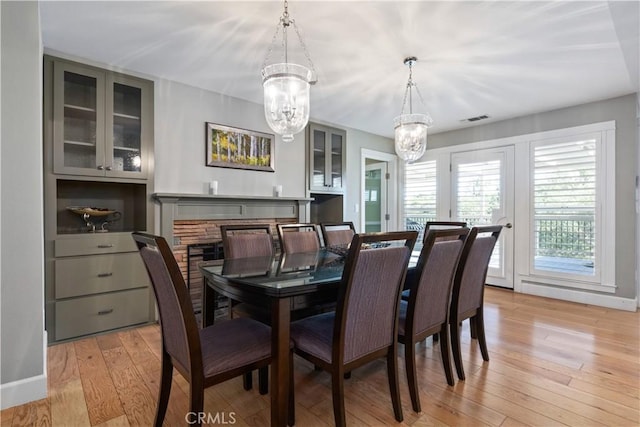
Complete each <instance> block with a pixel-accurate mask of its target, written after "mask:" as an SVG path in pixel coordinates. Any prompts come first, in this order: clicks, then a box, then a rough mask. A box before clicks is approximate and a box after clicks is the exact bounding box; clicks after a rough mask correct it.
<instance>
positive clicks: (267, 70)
mask: <svg viewBox="0 0 640 427" xmlns="http://www.w3.org/2000/svg"><path fill="white" fill-rule="evenodd" d="M311 81H312V73H311V70H310V69H308V68H307V67H304V66H302V65H298V64H289V63H280V64H272V65H267V66H266V67H264V68H263V69H262V84H263V86H264V115H265V118H266V120H267V124H268V125H269V127H270V128H271V129H272V130H273V131H274V132H276V133H277V134H279V135H282V140H283V141H284V142H291V141H293V135H294V134H296V133H298V132H301V131H302V130H303V129H304V127H305V126H306V125H307V122H308V121H309V92H310V90H309V88H310V82H311Z"/></svg>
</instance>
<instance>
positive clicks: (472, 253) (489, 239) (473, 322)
mask: <svg viewBox="0 0 640 427" xmlns="http://www.w3.org/2000/svg"><path fill="white" fill-rule="evenodd" d="M500 231H502V226H501V225H487V226H481V227H473V228H472V229H471V231H470V232H469V236H468V237H467V240H466V242H465V245H464V248H463V249H462V254H461V255H460V261H459V263H458V268H457V270H456V275H455V277H454V280H453V290H452V294H451V309H450V313H449V326H450V331H451V350H452V352H453V361H454V363H455V365H456V372H457V374H458V378H460V379H461V380H464V379H465V375H464V368H463V366H462V352H461V349H460V325H461V323H462V321H463V320H466V319H469V322H470V329H471V337H472V338H475V339H477V341H478V344H479V345H480V352H481V353H482V359H483V360H484V361H486V362H488V361H489V352H488V350H487V341H486V338H485V334H484V285H485V283H486V279H487V270H488V268H489V261H490V260H491V253H492V252H493V248H494V247H495V245H496V242H497V241H498V237H500Z"/></svg>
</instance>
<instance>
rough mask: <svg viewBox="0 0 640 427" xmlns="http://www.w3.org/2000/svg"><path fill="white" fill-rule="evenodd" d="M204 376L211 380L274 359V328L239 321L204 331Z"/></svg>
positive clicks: (255, 322) (202, 330)
mask: <svg viewBox="0 0 640 427" xmlns="http://www.w3.org/2000/svg"><path fill="white" fill-rule="evenodd" d="M200 342H201V345H202V359H203V364H204V374H205V376H207V377H210V376H213V375H216V374H218V373H220V372H224V371H229V370H232V369H235V368H238V367H241V366H245V365H249V364H251V363H254V362H257V361H260V360H264V359H268V358H270V357H271V328H270V327H269V326H267V325H265V324H263V323H260V322H258V321H256V320H253V319H248V318H239V319H232V320H227V321H223V322H220V323H216V324H214V325H212V326H208V327H206V328H204V329H201V330H200Z"/></svg>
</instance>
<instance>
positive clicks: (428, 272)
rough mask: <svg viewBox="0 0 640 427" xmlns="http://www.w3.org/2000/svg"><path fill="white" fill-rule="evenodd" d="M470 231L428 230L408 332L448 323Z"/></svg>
mask: <svg viewBox="0 0 640 427" xmlns="http://www.w3.org/2000/svg"><path fill="white" fill-rule="evenodd" d="M468 234H469V229H468V228H466V227H465V228H457V229H446V230H429V231H427V236H426V239H425V242H424V245H423V246H422V251H421V252H420V257H419V259H418V264H417V266H416V271H415V274H416V278H417V279H416V282H415V283H414V284H413V285H412V286H411V292H410V294H409V301H408V303H407V304H408V305H407V317H406V321H405V331H406V333H407V334H414V335H415V334H419V333H421V332H424V331H426V330H427V329H431V328H433V327H435V326H438V325H442V324H446V323H448V318H449V304H450V302H451V288H452V286H453V277H454V274H455V272H456V267H457V266H458V261H459V259H460V255H461V254H462V249H463V247H464V242H465V240H466V238H467V236H468Z"/></svg>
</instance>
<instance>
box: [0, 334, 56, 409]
mask: <svg viewBox="0 0 640 427" xmlns="http://www.w3.org/2000/svg"><path fill="white" fill-rule="evenodd" d="M43 332H44V333H43V348H44V349H43V360H42V366H43V367H44V368H43V371H44V374H42V375H36V376H35V377H31V378H25V379H22V380H18V381H13V382H10V383H6V384H0V410H3V409H7V408H11V407H12V406H18V405H23V404H25V403H29V402H33V401H35V400H40V399H44V398H45V397H47V331H43Z"/></svg>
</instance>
